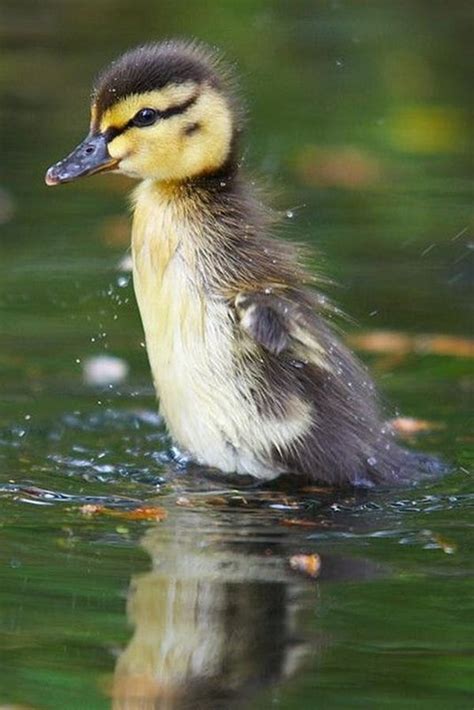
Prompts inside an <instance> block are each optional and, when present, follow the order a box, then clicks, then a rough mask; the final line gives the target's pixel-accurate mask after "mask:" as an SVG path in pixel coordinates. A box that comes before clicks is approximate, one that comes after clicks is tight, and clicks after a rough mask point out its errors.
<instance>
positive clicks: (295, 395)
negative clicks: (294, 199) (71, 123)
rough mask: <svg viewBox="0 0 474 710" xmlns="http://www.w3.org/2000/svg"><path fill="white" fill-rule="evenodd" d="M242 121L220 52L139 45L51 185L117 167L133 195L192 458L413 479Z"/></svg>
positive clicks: (371, 480) (216, 464)
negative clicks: (289, 234)
mask: <svg viewBox="0 0 474 710" xmlns="http://www.w3.org/2000/svg"><path fill="white" fill-rule="evenodd" d="M243 124H244V112H243V111H242V109H241V107H240V105H239V102H238V100H237V98H236V93H235V91H234V88H233V83H232V80H231V79H229V76H228V73H227V72H226V71H225V70H224V69H223V68H222V61H221V59H220V57H218V56H217V55H216V54H215V53H214V52H213V51H211V50H209V49H206V48H205V47H203V46H201V45H199V44H196V43H187V42H183V41H167V42H162V43H159V44H151V45H147V46H142V47H138V48H136V49H132V50H130V51H128V52H126V53H125V54H124V55H123V56H121V57H120V58H118V59H117V60H116V61H115V62H113V63H112V64H111V65H110V66H109V67H108V68H107V69H105V71H104V72H103V73H102V74H101V75H100V76H99V78H98V79H97V81H96V84H95V87H94V91H93V98H92V108H91V122H90V131H89V134H88V136H87V137H86V138H85V140H84V141H83V142H82V143H80V145H79V146H78V147H77V148H76V149H75V150H74V151H73V152H72V153H71V154H70V155H68V156H67V157H66V158H64V159H63V160H60V161H59V162H58V163H56V164H55V165H53V166H52V167H51V168H49V170H48V172H47V174H46V183H47V184H48V185H57V184H59V183H67V182H71V181H73V180H76V179H78V178H80V177H84V176H87V175H93V174H96V173H103V172H109V171H113V172H116V173H122V174H124V175H127V176H130V177H132V178H135V179H137V180H139V181H140V182H139V185H138V187H137V188H136V190H135V192H134V194H133V206H134V216H133V228H132V257H133V282H134V288H135V293H136V298H137V302H138V306H139V310H140V314H141V319H142V322H143V328H144V332H145V339H146V347H147V353H148V358H149V362H150V367H151V371H152V375H153V379H154V384H155V388H156V392H157V395H158V398H159V402H160V411H161V413H162V415H163V417H164V419H165V421H166V424H167V427H168V429H169V432H170V434H171V436H172V438H173V439H174V441H175V442H176V444H177V445H178V447H179V448H180V449H181V450H183V451H185V452H187V453H188V454H190V456H191V457H192V459H193V460H194V461H196V462H197V463H199V464H203V465H205V466H210V467H213V468H217V469H220V471H222V472H224V473H228V474H231V473H237V474H249V475H250V476H253V477H255V478H256V479H260V480H261V481H268V480H271V479H273V478H275V477H277V476H279V475H280V474H295V475H299V476H300V480H305V481H307V480H311V481H318V482H321V483H323V484H328V485H335V486H345V485H364V486H372V485H374V484H377V483H391V482H395V481H401V480H403V481H406V480H410V479H411V478H413V476H414V475H415V474H416V473H417V471H420V470H421V469H425V470H426V469H429V468H430V466H431V464H430V459H423V458H420V457H419V456H418V455H416V454H412V453H410V452H408V451H405V450H404V449H402V448H400V447H399V446H398V445H397V444H396V443H395V442H394V440H393V438H392V434H391V432H390V431H389V429H388V428H387V426H385V425H384V423H383V420H382V418H381V414H380V412H379V406H378V403H377V396H376V392H375V387H374V384H373V382H372V380H371V378H370V376H369V374H368V372H367V371H366V369H365V367H364V366H362V365H361V364H360V363H359V362H358V361H357V360H356V358H355V357H354V355H353V354H352V353H351V352H350V351H349V350H348V349H347V348H346V346H345V345H344V344H343V343H342V341H341V340H340V339H339V337H337V335H336V333H335V330H334V329H333V327H331V325H329V323H328V317H327V316H328V312H327V307H326V306H325V305H324V304H325V303H326V300H325V299H324V298H323V297H321V296H320V295H319V294H318V293H317V292H315V291H314V290H313V288H312V278H311V275H310V274H309V272H308V271H307V270H306V269H305V267H304V265H302V263H301V258H300V255H299V253H298V250H297V249H296V248H295V247H294V246H292V245H291V244H289V243H285V242H284V241H282V240H281V239H277V238H276V237H275V236H274V233H275V219H274V215H273V213H272V212H271V210H269V209H268V208H267V207H265V206H264V205H263V204H262V201H261V199H260V198H259V196H258V194H257V193H256V190H255V188H254V187H253V184H249V183H248V182H247V181H246V179H245V177H244V175H243V174H242V169H241V164H240V162H239V159H240V152H239V151H240V138H241V134H242V129H243Z"/></svg>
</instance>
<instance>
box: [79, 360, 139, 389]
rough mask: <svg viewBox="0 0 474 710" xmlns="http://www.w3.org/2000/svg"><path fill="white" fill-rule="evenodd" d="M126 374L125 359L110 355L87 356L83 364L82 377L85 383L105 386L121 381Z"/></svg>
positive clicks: (126, 365)
mask: <svg viewBox="0 0 474 710" xmlns="http://www.w3.org/2000/svg"><path fill="white" fill-rule="evenodd" d="M127 375H128V364H127V363H126V362H125V360H122V359H121V358H119V357H113V356H112V355H97V356H95V357H88V358H87V359H86V360H85V362H84V366H83V379H84V382H85V383H86V384H87V385H92V386H106V385H117V384H119V383H120V382H123V381H124V380H125V378H126V377H127Z"/></svg>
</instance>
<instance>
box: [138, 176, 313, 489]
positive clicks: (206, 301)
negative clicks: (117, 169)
mask: <svg viewBox="0 0 474 710" xmlns="http://www.w3.org/2000/svg"><path fill="white" fill-rule="evenodd" d="M193 229H195V227H192V226H190V225H189V223H188V222H187V220H186V215H185V214H183V212H181V211H180V208H179V206H176V205H175V204H174V203H173V202H172V201H170V200H169V199H167V197H166V195H163V194H161V193H159V192H158V191H157V189H156V188H153V187H152V186H148V187H147V186H146V185H144V186H142V187H141V188H140V192H139V193H138V197H137V203H136V211H135V217H134V224H133V235H132V254H133V264H134V266H133V272H134V287H135V293H136V296H137V301H138V306H139V309H140V313H141V317H142V322H143V327H144V331H145V339H146V345H147V352H148V358H149V361H150V366H151V370H152V373H153V378H154V382H155V387H156V390H157V393H158V395H159V399H160V410H161V412H162V414H163V416H164V417H165V420H166V423H167V425H168V428H169V430H170V433H171V435H172V436H173V438H174V439H175V440H176V442H177V443H178V444H179V445H180V446H181V447H184V448H185V449H186V450H187V451H189V452H190V453H191V454H192V455H193V457H194V458H195V459H196V460H198V461H199V462H201V463H205V464H208V465H211V466H216V467H218V468H220V469H222V470H224V471H237V472H242V473H251V474H252V475H254V476H261V477H265V478H269V477H273V476H275V475H277V474H278V471H275V470H271V469H270V468H269V466H268V465H267V464H266V463H265V461H267V460H268V454H269V451H268V448H269V444H270V442H275V441H276V442H279V441H280V440H281V443H282V445H283V444H284V442H285V440H286V439H287V438H288V437H289V438H294V436H297V435H298V433H299V431H300V429H301V426H302V425H301V422H302V418H301V414H302V413H301V412H300V411H298V412H295V421H294V422H292V421H291V417H289V418H288V420H287V421H286V422H285V425H284V426H282V425H281V424H279V423H276V422H271V421H266V422H259V421H258V420H259V414H258V412H257V410H256V407H255V406H253V405H252V397H251V396H249V389H250V387H251V386H252V381H251V379H250V378H249V373H246V372H245V371H243V370H241V369H240V368H239V365H238V362H237V363H236V359H235V357H234V354H235V342H234V338H235V334H234V322H233V314H232V312H231V310H230V307H229V305H228V303H227V302H226V300H225V299H224V298H223V296H221V295H219V294H218V293H216V292H213V291H212V290H209V289H207V288H206V286H205V284H206V278H205V275H204V274H202V273H201V270H200V266H199V262H198V257H197V248H196V243H197V241H196V240H198V239H199V235H198V234H196V233H193ZM279 427H281V431H280V429H279Z"/></svg>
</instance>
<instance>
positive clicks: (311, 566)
mask: <svg viewBox="0 0 474 710" xmlns="http://www.w3.org/2000/svg"><path fill="white" fill-rule="evenodd" d="M289 563H290V567H291V569H292V570H294V571H295V572H301V573H302V574H304V575H306V576H307V577H311V578H312V579H316V577H317V576H318V575H319V572H320V569H321V558H320V556H319V555H318V554H316V553H314V554H312V555H293V556H292V557H290V559H289Z"/></svg>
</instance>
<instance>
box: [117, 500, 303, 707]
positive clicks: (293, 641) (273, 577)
mask: <svg viewBox="0 0 474 710" xmlns="http://www.w3.org/2000/svg"><path fill="white" fill-rule="evenodd" d="M197 517H198V519H197V520H196V519H193V529H199V530H200V531H202V530H205V529H206V528H207V529H209V525H210V523H211V521H210V520H209V518H208V517H205V516H204V515H203V516H202V517H201V515H199V514H197ZM182 525H183V521H182V520H181V526H182ZM187 525H188V529H189V518H188V521H187ZM175 526H176V527H175ZM175 526H173V527H175V529H176V534H177V536H176V537H174V535H173V533H172V532H171V535H170V538H168V536H166V539H165V538H164V537H163V529H153V530H150V531H149V532H148V533H147V534H146V535H145V537H144V539H143V540H142V545H143V547H144V548H145V549H146V550H147V552H148V553H149V554H150V557H151V558H152V562H153V569H152V571H150V572H148V573H145V574H142V575H139V576H137V577H135V578H134V579H133V580H132V584H131V587H130V592H129V599H128V603H127V614H128V617H129V620H130V622H131V624H132V625H133V627H134V632H133V636H132V638H131V640H130V642H129V644H128V646H127V648H126V649H125V650H124V651H123V653H122V654H121V656H120V657H119V659H118V662H117V665H116V670H115V677H114V687H113V696H114V704H113V707H114V708H115V710H118V709H119V708H120V709H123V708H136V707H140V708H160V709H161V708H163V709H168V708H169V709H170V710H171V709H175V708H179V709H181V708H187V707H191V705H192V706H193V707H196V706H197V707H212V708H220V707H222V708H224V707H226V708H228V707H236V706H238V705H240V704H241V703H242V702H243V701H244V700H245V699H246V698H248V697H249V696H250V695H252V694H253V693H255V692H256V691H257V690H258V689H259V688H262V687H265V686H267V685H270V684H272V683H275V682H278V681H280V680H282V679H284V678H285V677H288V676H289V675H291V674H292V673H293V672H294V670H296V668H298V666H299V665H300V661H301V659H302V657H303V656H304V652H305V648H306V644H305V643H304V642H303V641H302V640H301V639H297V637H296V631H295V629H296V609H297V604H296V598H297V596H298V592H300V591H301V590H302V587H303V586H304V581H301V580H300V579H298V578H295V577H294V576H292V575H291V573H290V571H289V570H288V568H287V566H286V564H285V562H284V560H283V559H282V558H281V556H279V555H273V554H272V555H271V556H270V555H269V554H268V551H269V550H272V548H273V547H274V546H275V543H273V544H272V543H270V545H268V546H266V547H267V548H268V551H267V555H266V556H265V555H263V554H257V553H256V552H255V553H253V554H252V553H251V552H250V553H249V554H247V553H246V552H245V551H244V550H240V551H236V550H232V549H230V548H229V547H228V546H227V545H226V544H225V537H226V534H225V531H224V532H223V531H222V530H220V531H219V530H216V532H217V535H216V534H215V533H214V531H212V532H211V533H210V534H208V535H207V536H205V538H204V540H203V541H201V542H199V541H197V540H194V541H192V540H190V539H188V540H186V541H184V542H183V539H182V534H181V539H180V538H179V536H178V528H179V527H181V526H180V525H179V523H178V522H177V521H176V522H175ZM181 530H182V527H181ZM234 530H235V528H234ZM219 533H220V534H219ZM201 534H202V533H201V532H200V535H201ZM260 547H261V546H260Z"/></svg>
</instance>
